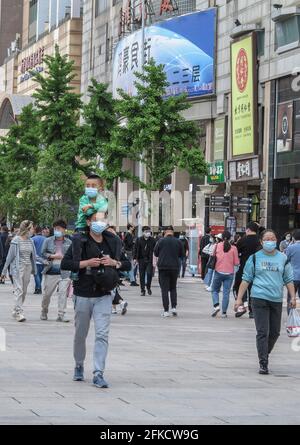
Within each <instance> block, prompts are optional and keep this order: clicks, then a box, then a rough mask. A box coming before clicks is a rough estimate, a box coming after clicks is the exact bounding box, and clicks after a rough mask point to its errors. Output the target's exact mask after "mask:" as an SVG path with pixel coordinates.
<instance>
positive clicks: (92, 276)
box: [61, 214, 131, 388]
mask: <svg viewBox="0 0 300 445" xmlns="http://www.w3.org/2000/svg"><path fill="white" fill-rule="evenodd" d="M87 225H88V233H87V236H86V237H82V238H81V246H80V260H79V261H78V260H77V259H76V260H74V257H73V252H74V250H73V248H72V246H70V247H69V249H68V251H67V253H66V255H65V256H64V258H63V260H62V264H61V268H62V269H63V270H72V271H73V272H78V280H76V281H74V299H73V300H74V309H75V337H74V360H75V370H74V377H73V380H75V381H81V380H84V361H85V357H86V338H87V336H88V332H89V327H90V321H91V318H93V320H94V326H95V346H94V376H93V384H94V385H95V386H96V387H97V388H107V387H108V383H107V382H106V380H105V379H104V370H105V362H106V356H107V351H108V335H109V327H110V320H111V309H112V301H113V295H112V291H113V289H115V288H116V286H117V284H118V281H119V274H118V271H129V270H130V267H131V264H130V261H129V260H128V259H127V257H126V256H125V254H124V253H123V252H122V249H120V238H119V237H118V236H115V235H114V234H112V233H110V232H108V231H107V230H106V228H107V227H108V224H107V222H106V221H105V220H102V221H99V220H97V214H94V215H92V216H88V217H87ZM119 252H121V253H120V255H121V256H120V258H118V255H119Z"/></svg>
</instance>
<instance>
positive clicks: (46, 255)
mask: <svg viewBox="0 0 300 445" xmlns="http://www.w3.org/2000/svg"><path fill="white" fill-rule="evenodd" d="M66 228H67V223H66V222H65V221H63V220H59V221H55V222H54V223H53V229H54V236H50V237H49V238H46V239H45V241H44V243H43V246H42V257H43V259H44V261H45V262H46V264H45V267H44V270H43V280H42V294H43V298H42V312H41V317H40V318H41V320H43V321H46V320H48V310H49V305H50V301H51V297H52V296H53V295H54V293H56V295H57V301H58V314H57V319H56V321H58V322H68V321H69V320H68V319H67V318H65V313H66V308H67V297H68V290H69V286H70V284H71V280H70V272H68V271H66V270H62V269H61V260H62V259H63V256H64V255H65V253H66V252H67V250H68V248H69V247H70V246H71V245H72V241H71V240H70V239H69V238H67V237H66V236H65V234H66Z"/></svg>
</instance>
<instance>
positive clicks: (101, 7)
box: [95, 0, 109, 17]
mask: <svg viewBox="0 0 300 445" xmlns="http://www.w3.org/2000/svg"><path fill="white" fill-rule="evenodd" d="M108 6H109V0H96V5H95V16H96V17H97V16H98V15H99V14H100V13H101V12H103V11H105V10H106V9H107V8H108Z"/></svg>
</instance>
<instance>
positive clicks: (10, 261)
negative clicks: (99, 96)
mask: <svg viewBox="0 0 300 445" xmlns="http://www.w3.org/2000/svg"><path fill="white" fill-rule="evenodd" d="M20 241H21V238H20V237H19V236H15V237H14V238H13V239H12V241H11V243H10V247H9V251H8V254H7V258H6V261H5V265H4V267H3V270H2V275H6V274H7V269H8V267H9V266H10V275H12V276H16V275H18V274H19V266H20ZM30 241H31V243H32V254H31V258H30V259H31V265H32V273H33V274H34V275H36V273H37V268H36V260H37V258H36V251H35V246H34V243H33V241H32V239H30Z"/></svg>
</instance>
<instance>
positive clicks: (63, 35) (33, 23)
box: [0, 0, 82, 134]
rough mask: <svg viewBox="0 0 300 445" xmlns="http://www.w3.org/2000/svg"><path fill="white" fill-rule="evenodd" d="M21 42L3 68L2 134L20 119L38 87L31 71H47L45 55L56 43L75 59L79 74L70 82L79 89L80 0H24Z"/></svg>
mask: <svg viewBox="0 0 300 445" xmlns="http://www.w3.org/2000/svg"><path fill="white" fill-rule="evenodd" d="M42 23H43V26H42V25H41V24H42ZM22 42H23V43H22V46H21V47H20V48H17V49H16V50H15V51H12V52H11V54H10V55H9V56H8V57H7V58H6V59H5V61H4V63H3V65H2V67H1V69H0V133H1V134H5V133H6V132H7V130H8V129H9V127H10V126H11V125H12V124H13V123H15V122H16V121H17V117H18V114H20V112H21V110H22V106H23V105H26V104H28V102H30V100H31V99H30V98H31V95H32V94H33V92H34V91H35V89H36V88H37V84H36V82H34V81H33V79H32V75H31V72H32V71H38V72H41V73H43V72H44V69H45V64H44V57H45V56H46V55H52V54H53V52H54V48H55V45H58V46H59V49H60V51H61V54H67V55H68V56H69V58H70V59H71V60H73V61H74V70H75V74H76V77H75V78H74V79H73V81H72V82H71V86H73V88H74V91H75V92H78V93H79V92H80V82H81V47H82V2H81V0H24V3H23V28H22ZM9 116H11V118H9Z"/></svg>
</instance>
